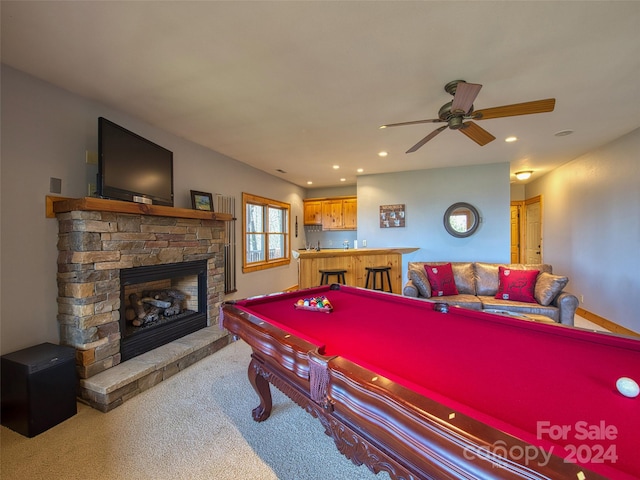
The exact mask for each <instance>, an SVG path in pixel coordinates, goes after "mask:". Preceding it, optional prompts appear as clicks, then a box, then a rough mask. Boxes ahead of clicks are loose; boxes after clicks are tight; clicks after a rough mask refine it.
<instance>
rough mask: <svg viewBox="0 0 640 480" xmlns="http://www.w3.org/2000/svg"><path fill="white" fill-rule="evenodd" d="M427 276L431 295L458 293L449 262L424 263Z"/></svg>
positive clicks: (440, 295) (439, 295)
mask: <svg viewBox="0 0 640 480" xmlns="http://www.w3.org/2000/svg"><path fill="white" fill-rule="evenodd" d="M424 269H425V271H426V272H427V278H428V279H429V284H430V285H431V295H432V296H434V297H442V296H445V295H458V289H457V288H456V281H455V279H454V277H453V269H452V267H451V264H450V263H445V264H444V265H425V266H424Z"/></svg>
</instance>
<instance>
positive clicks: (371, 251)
mask: <svg viewBox="0 0 640 480" xmlns="http://www.w3.org/2000/svg"><path fill="white" fill-rule="evenodd" d="M416 250H418V247H381V248H347V249H344V248H320V251H316V250H315V249H311V250H308V251H307V250H305V249H299V250H298V253H299V254H300V258H314V257H315V258H317V257H340V256H349V255H351V256H353V255H385V254H389V253H400V254H405V253H412V252H415V251H416Z"/></svg>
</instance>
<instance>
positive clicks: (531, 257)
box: [524, 196, 542, 263]
mask: <svg viewBox="0 0 640 480" xmlns="http://www.w3.org/2000/svg"><path fill="white" fill-rule="evenodd" d="M525 235H526V237H525V250H524V254H525V255H524V256H525V262H526V263H542V198H541V197H540V196H537V197H533V198H530V199H528V200H526V201H525Z"/></svg>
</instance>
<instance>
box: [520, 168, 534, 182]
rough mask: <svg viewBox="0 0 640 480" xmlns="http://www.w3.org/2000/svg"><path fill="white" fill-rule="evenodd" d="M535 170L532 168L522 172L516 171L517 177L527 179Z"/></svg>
mask: <svg viewBox="0 0 640 480" xmlns="http://www.w3.org/2000/svg"><path fill="white" fill-rule="evenodd" d="M532 173H533V172H532V171H531V170H524V171H522V172H516V178H517V179H518V180H527V179H528V178H529V177H530V176H531V174H532Z"/></svg>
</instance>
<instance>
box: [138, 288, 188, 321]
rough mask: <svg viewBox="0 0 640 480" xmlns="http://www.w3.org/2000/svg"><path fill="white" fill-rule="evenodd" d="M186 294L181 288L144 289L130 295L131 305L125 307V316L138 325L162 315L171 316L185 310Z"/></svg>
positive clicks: (155, 319)
mask: <svg viewBox="0 0 640 480" xmlns="http://www.w3.org/2000/svg"><path fill="white" fill-rule="evenodd" d="M185 298H186V295H185V294H184V293H182V292H181V291H179V290H175V289H165V290H153V291H143V292H142V298H140V296H139V295H138V294H137V293H132V294H130V295H129V303H130V306H129V307H127V308H125V318H126V319H127V321H131V323H132V324H133V325H134V326H136V327H141V326H143V325H145V324H147V323H151V322H155V321H157V320H158V319H159V318H160V317H161V316H164V317H170V316H174V315H178V314H180V313H182V312H183V308H182V302H183V300H184V299H185Z"/></svg>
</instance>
